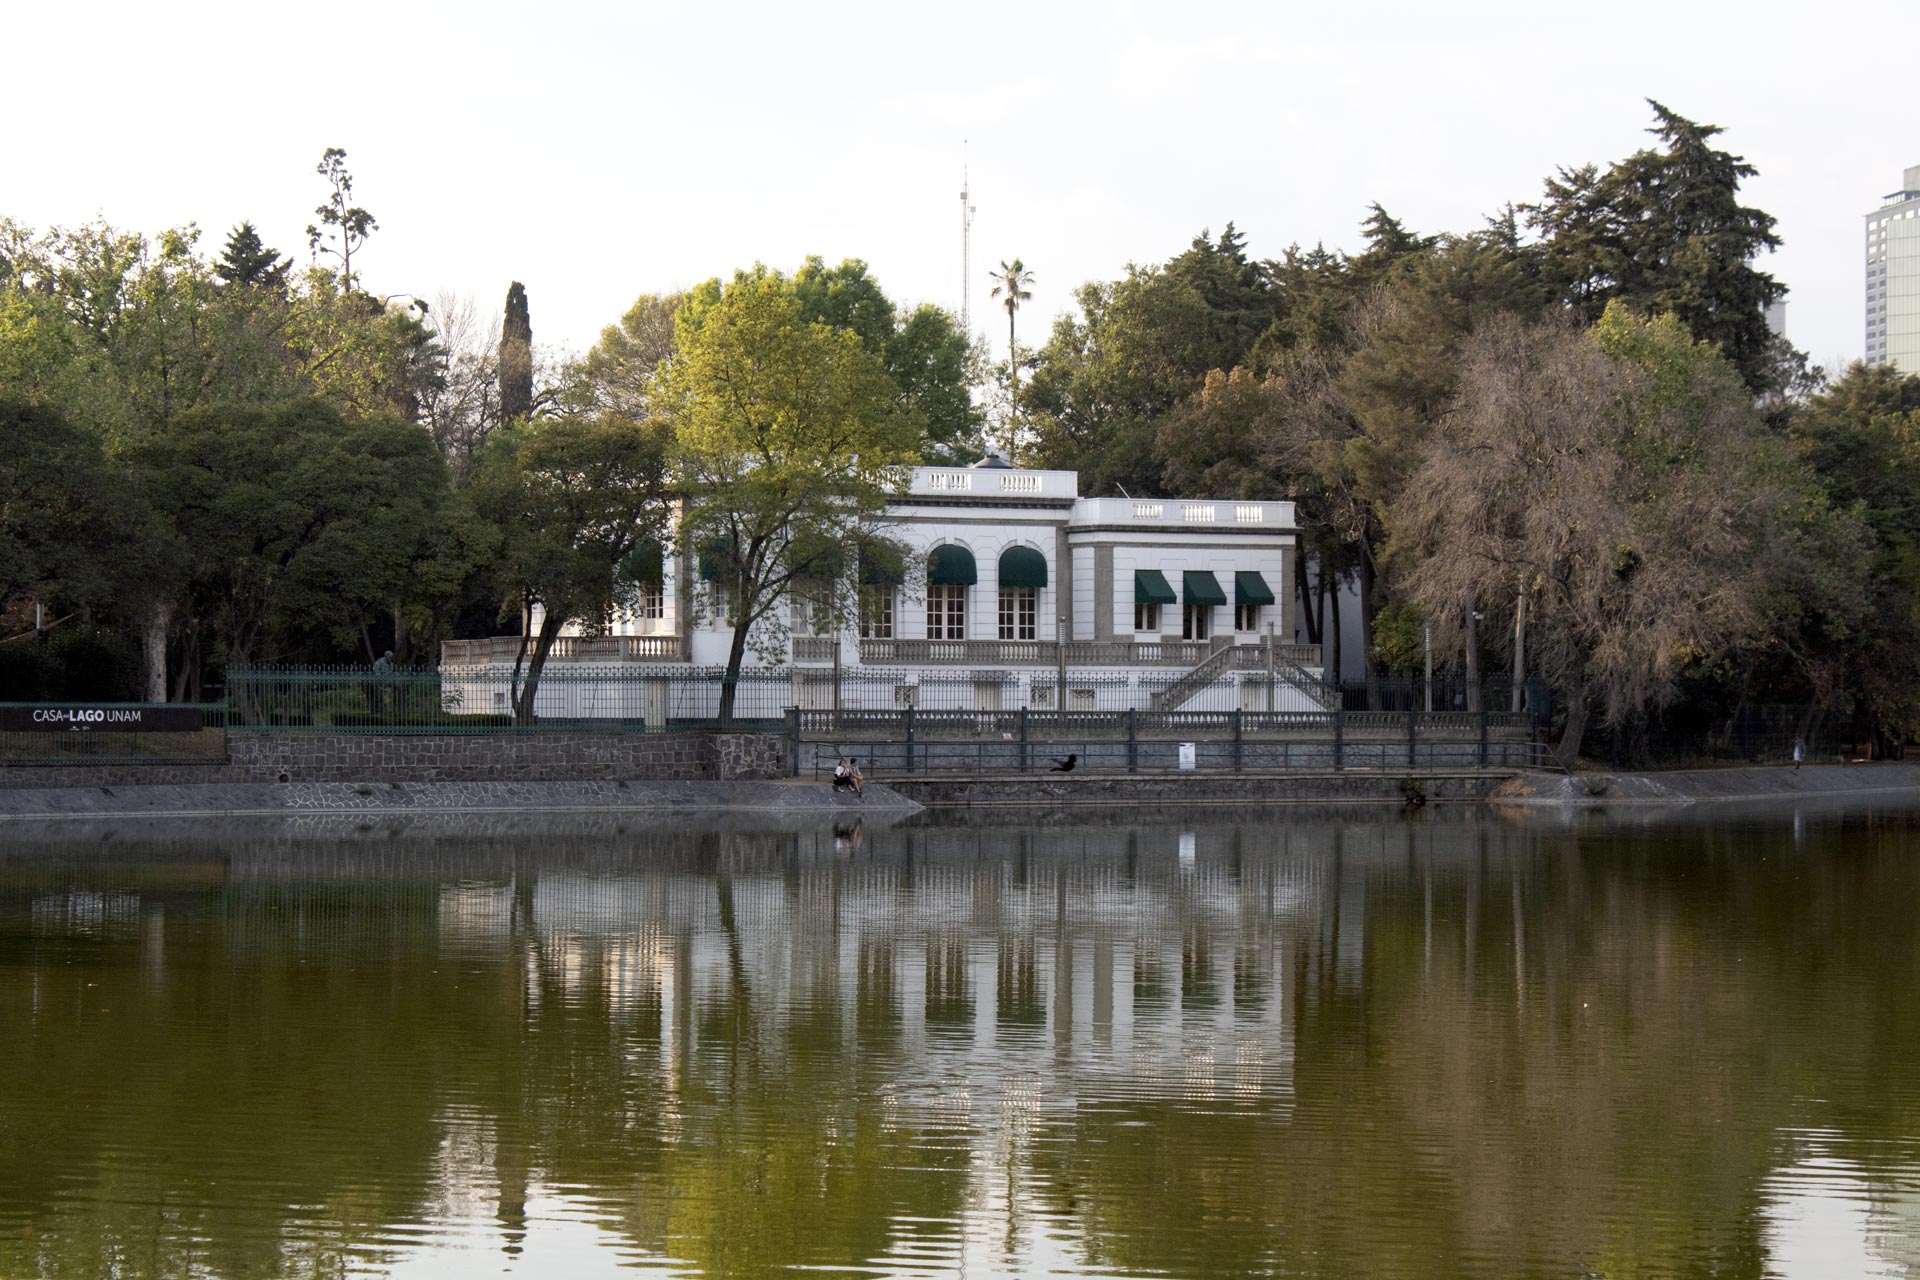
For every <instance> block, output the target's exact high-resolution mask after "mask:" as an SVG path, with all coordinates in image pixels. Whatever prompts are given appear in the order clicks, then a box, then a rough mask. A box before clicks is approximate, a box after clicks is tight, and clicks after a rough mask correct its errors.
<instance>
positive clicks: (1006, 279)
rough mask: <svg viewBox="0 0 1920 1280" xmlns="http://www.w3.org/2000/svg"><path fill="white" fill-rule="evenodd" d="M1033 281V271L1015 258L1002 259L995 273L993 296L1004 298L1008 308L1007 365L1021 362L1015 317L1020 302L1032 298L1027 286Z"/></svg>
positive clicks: (1013, 366) (1016, 365)
mask: <svg viewBox="0 0 1920 1280" xmlns="http://www.w3.org/2000/svg"><path fill="white" fill-rule="evenodd" d="M1032 283H1033V272H1031V271H1029V270H1027V264H1026V263H1024V262H1022V261H1020V259H1018V258H1015V259H1014V260H1013V261H1012V262H1008V261H1007V260H1006V259H1005V258H1002V259H1001V260H1000V266H999V268H998V269H997V270H996V271H995V272H994V274H993V294H992V296H993V297H996V298H1004V299H1005V301H1004V302H1003V303H1002V304H1001V305H1002V306H1004V307H1006V309H1007V367H1008V368H1016V367H1018V365H1019V363H1020V347H1019V344H1017V343H1016V342H1014V340H1013V317H1014V313H1015V312H1017V311H1019V310H1020V304H1021V303H1023V302H1027V301H1029V300H1030V299H1032V297H1033V294H1032V293H1030V292H1028V290H1027V286H1028V285H1030V284H1032Z"/></svg>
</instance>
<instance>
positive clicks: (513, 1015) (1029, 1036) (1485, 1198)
mask: <svg viewBox="0 0 1920 1280" xmlns="http://www.w3.org/2000/svg"><path fill="white" fill-rule="evenodd" d="M171 830H172V829H169V828H165V827H150V828H127V829H124V830H123V831H121V832H116V833H114V834H115V835H116V838H115V839H114V840H112V841H111V842H109V843H107V844H104V845H100V844H90V843H85V842H86V841H88V840H90V839H91V838H92V837H93V835H94V834H96V833H95V832H93V831H91V830H90V829H86V828H72V827H68V828H62V829H61V830H60V831H57V832H54V831H50V832H49V833H48V834H47V835H46V837H45V839H44V840H41V841H38V842H30V843H27V844H19V843H16V844H15V845H13V846H10V848H11V852H8V853H6V854H0V1043H4V1045H5V1046H6V1050H5V1052H4V1054H0V1274H7V1275H13V1274H20V1275H28V1274H39V1275H50V1276H95V1275H125V1276H148V1275H152V1276H162V1275H164V1276H174V1275H189V1274H203V1275H219V1276H246V1275H262V1276H264V1275H286V1274H293V1275H337V1274H342V1273H352V1272H359V1271H373V1272H382V1271H395V1272H397V1273H402V1274H409V1273H413V1272H416V1271H418V1272H419V1273H421V1274H465V1273H467V1272H469V1271H471V1270H478V1269H486V1270H492V1271H498V1270H501V1269H503V1268H504V1269H506V1270H508V1271H524V1272H525V1273H527V1274H561V1273H564V1274H568V1275H579V1274H594V1273H596V1272H619V1273H621V1274H631V1273H632V1272H633V1271H634V1270H636V1269H638V1270H640V1271H642V1272H645V1271H649V1270H651V1271H654V1272H657V1273H659V1274H674V1275H694V1274H697V1275H741V1276H745V1275H761V1274H766V1273H768V1272H769V1271H773V1270H778V1269H781V1268H785V1267H791V1266H801V1267H812V1268H823V1269H826V1270H828V1271H831V1272H844V1273H853V1272H859V1273H864V1274H875V1273H877V1274H882V1275H902V1276H904V1275H923V1274H924V1275H952V1274H967V1275H1009V1276H1011V1275H1030V1274H1035V1273H1075V1274H1111V1275H1140V1274H1163V1273H1172V1274H1180V1275H1193V1274H1209V1275H1234V1274H1286V1275H1314V1276H1318V1275H1325V1276H1339V1275H1358V1274H1369V1275H1381V1276H1452V1275H1485V1276H1510V1275H1556V1276H1557V1275H1565V1274H1569V1273H1605V1274H1613V1275H1641V1274H1663V1275H1674V1274H1678V1275H1696V1274H1697V1275H1762V1274H1834V1271H1833V1270H1832V1268H1831V1267H1830V1266H1829V1268H1828V1269H1827V1270H1826V1271H1824V1272H1822V1271H1821V1270H1819V1269H1818V1267H1819V1259H1822V1258H1825V1259H1828V1260H1829V1261H1831V1260H1832V1259H1834V1258H1845V1259H1851V1261H1849V1262H1847V1263H1846V1264H1845V1265H1844V1266H1843V1267H1842V1270H1844V1271H1847V1272H1849V1273H1860V1274H1889V1275H1898V1274H1906V1273H1908V1272H1910V1271H1911V1270H1912V1269H1913V1266H1914V1260H1915V1258H1916V1255H1917V1254H1920V1248H1917V1247H1916V1243H1915V1241H1916V1234H1915V1233H1916V1230H1920V1215H1917V1214H1916V1210H1915V1208H1914V1206H1915V1205H1916V1203H1920V1069H1916V1067H1915V1066H1914V1065H1913V1063H1914V1057H1915V1050H1916V1049H1920V1012H1917V1010H1920V1006H1916V1004H1915V1001H1914V1000H1913V998H1912V997H1913V993H1914V991H1915V990H1916V984H1915V979H1916V977H1920V974H1916V967H1917V966H1920V950H1917V949H1916V946H1915V944H1916V941H1920V939H1917V938H1916V929H1915V925H1914V922H1913V919H1912V904H1913V903H1914V902H1915V901H1916V900H1917V897H1920V895H1917V894H1916V890H1920V860H1917V859H1916V857H1915V853H1916V850H1917V849H1920V827H1917V826H1916V822H1915V819H1914V817H1913V816H1912V815H1911V814H1908V813H1904V812H1899V811H1894V812H1888V813H1881V814H1873V815H1864V816H1855V817H1840V816H1836V815H1833V814H1830V813H1829V814H1822V813H1817V812H1814V813H1808V814H1803V815H1793V814H1781V815H1778V816H1774V817H1754V818H1751V819H1742V820H1726V819H1724V818H1723V819H1722V820H1721V821H1720V822H1719V823H1718V825H1715V826H1708V825H1704V824H1694V823H1689V824H1683V825H1667V826H1657V825H1656V826H1648V825H1645V824H1640V825H1635V826H1631V827H1628V826H1622V825H1607V824H1602V823H1597V822H1592V821H1575V822H1571V823H1564V824H1563V823H1559V822H1537V821H1512V820H1505V819H1499V818H1491V817H1485V816H1482V815H1479V814H1465V813H1452V812H1444V811H1442V812H1436V813H1429V814H1425V815H1421V816H1419V817H1417V818H1415V819H1412V820H1403V819H1400V818H1398V817H1393V818H1385V817H1381V816H1378V815H1375V814H1354V815H1339V814H1335V815H1319V816H1304V815H1297V814H1295V815H1287V816H1286V817H1285V818H1284V820H1275V819H1273V818H1271V817H1266V818H1260V819H1257V820H1253V821H1246V822H1233V821H1223V822H1219V823H1215V824H1212V825H1196V824H1195V823H1193V822H1192V820H1191V819H1188V820H1186V821H1184V822H1182V823H1181V824H1179V825H1164V826H1163V825H1158V824H1154V823H1144V824H1137V825H1103V824H1100V823H1097V822H1096V823H1089V822H1087V821H1086V820H1085V819H1084V818H1079V817H1075V818H1074V819H1073V820H1071V821H1062V822H1060V823H1057V824H1055V823H1050V822H1048V821H1045V820H1041V821H1035V820H1033V819H1030V818H1024V817H1022V818H1018V819H1014V818H1006V819H1001V820H999V821H998V822H997V823H996V822H991V821H987V820H980V819H976V820H975V821H974V822H973V823H972V824H970V825H942V824H941V823H940V822H938V821H933V820H922V821H917V822H915V823H910V824H906V825H902V826H897V827H893V828H879V827H876V826H874V825H871V824H867V825H863V826H862V827H861V828H860V829H859V830H857V831H856V830H841V831H838V832H836V831H833V830H831V829H824V830H819V831H814V830H799V831H784V832H753V831H739V830H728V831H719V830H698V831H695V830H660V831H652V832H646V833H637V832H627V831H620V830H616V829H611V828H609V827H604V826H603V827H598V828H595V829H591V830H576V831H573V832H570V833H565V834H559V835H550V836H548V837H545V838H529V837H528V836H526V835H524V834H520V833H518V832H507V833H504V834H501V833H494V832H490V831H488V830H485V829H477V830H465V831H463V830H458V829H452V828H447V827H431V826H430V827H428V828H426V829H424V830H414V829H408V828H398V829H394V830H392V831H389V830H386V829H382V830H379V831H369V832H361V833H351V832H349V833H341V832H339V831H338V830H317V831H313V832H311V833H308V832H305V831H301V830H298V829H296V830H295V831H293V832H292V833H289V831H288V830H287V829H286V828H284V827H274V828H255V829H251V830H244V829H241V830H232V831H225V832H222V831H218V830H214V831H206V830H202V831H196V832H192V833H181V832H177V831H174V832H173V833H172V834H169V832H170V831H171ZM1809 1268H1813V1269H1811V1270H1809Z"/></svg>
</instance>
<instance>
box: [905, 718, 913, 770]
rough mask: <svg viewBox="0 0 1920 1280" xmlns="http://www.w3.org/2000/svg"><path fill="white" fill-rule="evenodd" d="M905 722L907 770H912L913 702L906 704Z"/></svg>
mask: <svg viewBox="0 0 1920 1280" xmlns="http://www.w3.org/2000/svg"><path fill="white" fill-rule="evenodd" d="M905 719H906V722H907V772H908V773H912V772H913V704H912V703H911V702H909V703H908V704H907V713H906V716H905Z"/></svg>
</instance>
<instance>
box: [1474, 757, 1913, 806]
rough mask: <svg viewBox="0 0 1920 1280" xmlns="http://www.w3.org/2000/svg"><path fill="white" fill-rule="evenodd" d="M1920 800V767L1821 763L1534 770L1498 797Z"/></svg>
mask: <svg viewBox="0 0 1920 1280" xmlns="http://www.w3.org/2000/svg"><path fill="white" fill-rule="evenodd" d="M1856 795H1857V796H1878V797H1887V798H1891V797H1895V796H1901V795H1906V796H1911V797H1912V798H1914V799H1916V800H1920V765H1911V764H1856V765H1819V766H1809V767H1807V768H1804V769H1795V768H1793V767H1792V766H1791V765H1785V766H1779V767H1774V768H1741V769H1684V770H1674V771H1672V772H1662V773H1583V774H1576V775H1574V776H1572V777H1558V776H1554V775H1550V774H1529V775H1526V776H1523V777H1519V778H1515V779H1514V780H1513V781H1511V782H1509V783H1508V784H1507V785H1506V786H1504V787H1502V788H1501V789H1500V791H1499V792H1498V793H1497V794H1496V795H1495V796H1493V798H1492V799H1493V803H1495V804H1516V805H1583V806H1606V805H1637V804H1665V805H1685V804H1700V803H1710V802H1715V801H1731V800H1739V801H1753V800H1805V799H1810V798H1821V797H1836V798H1838V797H1846V796H1856Z"/></svg>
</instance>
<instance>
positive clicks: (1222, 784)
mask: <svg viewBox="0 0 1920 1280" xmlns="http://www.w3.org/2000/svg"><path fill="white" fill-rule="evenodd" d="M1412 780H1413V782H1414V783H1415V784H1416V785H1417V788H1418V795H1419V798H1420V800H1421V801H1422V802H1427V801H1484V800H1485V799H1486V798H1487V797H1488V796H1489V795H1490V794H1492V792H1493V791H1494V790H1495V788H1497V787H1498V786H1499V785H1500V784H1501V783H1502V782H1504V781H1505V780H1506V778H1505V777H1504V776H1503V775H1501V774H1498V773H1474V774H1454V773H1432V772H1427V771H1421V772H1419V773H1417V774H1415V775H1412ZM886 785H887V786H888V787H890V788H891V789H892V790H894V791H897V792H898V793H900V794H901V795H903V796H905V797H907V798H908V799H909V800H915V801H918V802H919V803H921V804H924V805H938V806H956V805H957V806H968V805H983V806H989V807H990V806H995V805H1029V806H1030V805H1058V806H1067V805H1092V806H1096V807H1113V806H1120V805H1125V806H1135V805H1188V804H1192V805H1208V806H1224V805H1236V804H1288V803H1296V804H1348V803H1365V804H1382V803H1384V804H1396V805H1404V804H1406V803H1407V802H1408V801H1409V800H1410V799H1411V798H1412V797H1411V796H1410V795H1409V789H1408V776H1407V775H1403V774H1380V773H1364V774H1363V773H1295V774H1264V775H1260V774H1252V775H1247V774H1242V775H1235V774H1217V773H1216V774H1205V773H1179V774H1165V773H1161V774H1138V775H1129V776H1121V777H1111V776H1109V777H1099V776H1094V777H1088V776H1086V775H1084V774H1065V775H1062V774H1052V775H1049V774H1030V775H1026V776H1022V777H1010V778H993V777H986V778H980V777H973V778H954V777H948V778H942V777H941V776H939V775H938V774H916V775H913V776H907V775H904V774H889V775H888V776H887V780H886Z"/></svg>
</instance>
